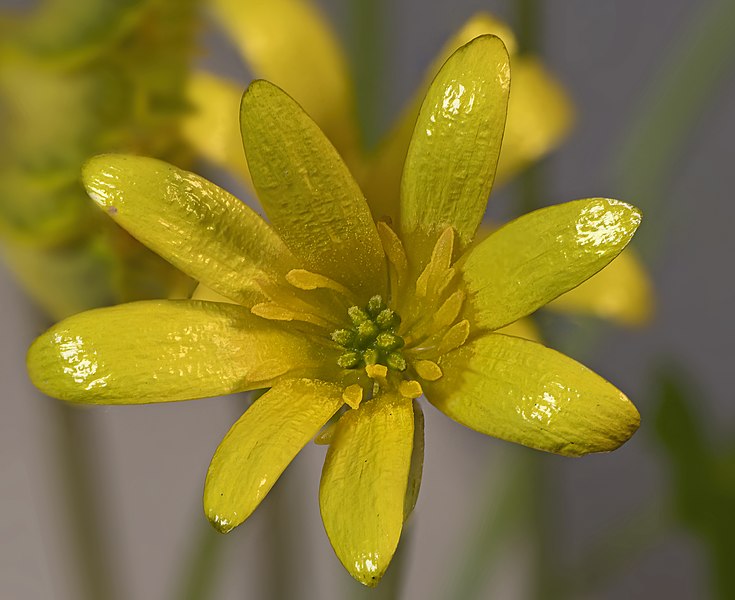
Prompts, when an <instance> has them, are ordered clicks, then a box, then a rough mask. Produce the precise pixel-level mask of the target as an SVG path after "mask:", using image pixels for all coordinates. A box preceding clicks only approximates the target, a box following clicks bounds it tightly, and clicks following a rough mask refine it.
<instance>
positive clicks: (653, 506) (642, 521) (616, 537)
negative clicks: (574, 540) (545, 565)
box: [561, 500, 673, 598]
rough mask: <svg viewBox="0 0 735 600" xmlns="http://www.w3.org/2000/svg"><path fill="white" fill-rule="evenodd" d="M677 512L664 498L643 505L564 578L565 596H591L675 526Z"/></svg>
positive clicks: (603, 539)
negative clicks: (663, 503) (674, 517)
mask: <svg viewBox="0 0 735 600" xmlns="http://www.w3.org/2000/svg"><path fill="white" fill-rule="evenodd" d="M672 524H673V515H672V512H671V508H670V507H669V506H665V505H662V503H661V501H660V500H657V501H655V502H652V503H650V504H649V505H648V506H645V507H643V508H640V509H638V510H637V511H636V513H635V514H634V515H632V516H630V517H629V518H626V519H625V520H624V521H622V522H621V523H620V524H619V525H618V526H616V527H615V528H614V529H612V530H611V531H609V532H607V533H606V534H604V535H602V536H601V541H600V542H598V543H596V544H593V545H592V547H590V548H589V549H588V550H587V551H586V552H585V553H584V556H583V558H582V560H581V561H580V562H579V564H578V565H577V566H576V568H575V569H574V570H572V571H571V572H567V573H566V577H565V578H564V579H563V580H562V582H561V589H562V590H563V595H562V596H561V597H563V598H575V597H578V598H588V597H590V596H591V595H592V594H593V593H594V592H595V591H596V590H598V589H599V588H600V585H601V584H603V583H605V582H606V581H609V580H610V579H612V578H613V577H614V576H615V575H616V574H617V573H619V572H621V571H622V570H623V569H624V568H625V567H627V566H628V565H630V564H632V563H633V562H634V561H635V560H637V559H638V557H639V556H640V555H641V554H643V552H644V551H646V550H647V549H649V548H651V547H652V546H653V545H654V544H655V542H656V541H657V540H659V539H661V538H662V537H663V536H664V534H666V533H667V532H668V531H670V530H671V527H672Z"/></svg>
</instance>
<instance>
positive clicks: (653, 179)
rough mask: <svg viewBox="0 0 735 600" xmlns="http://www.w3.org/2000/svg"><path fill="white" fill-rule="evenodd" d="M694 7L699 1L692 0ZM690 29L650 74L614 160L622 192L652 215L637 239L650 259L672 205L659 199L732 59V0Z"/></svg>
mask: <svg viewBox="0 0 735 600" xmlns="http://www.w3.org/2000/svg"><path fill="white" fill-rule="evenodd" d="M693 6H695V7H696V10H699V9H700V5H699V4H698V3H693ZM701 11H702V12H701V15H700V16H699V18H698V19H695V20H694V23H693V25H691V26H690V29H689V31H685V32H684V33H683V34H682V35H676V36H673V37H672V38H671V39H672V52H670V53H669V55H668V56H667V58H666V61H665V63H664V64H663V65H662V66H661V67H660V68H659V69H658V70H657V72H656V73H654V74H653V76H652V81H651V83H650V85H649V92H648V94H647V95H646V97H645V98H644V101H643V104H642V105H641V107H640V109H639V110H638V115H637V117H636V118H635V119H633V120H632V123H631V127H630V132H629V134H628V137H627V139H626V140H625V142H624V143H623V145H622V147H621V150H620V156H619V159H618V160H617V161H616V162H615V167H616V169H615V175H616V177H617V179H618V181H620V182H621V183H622V185H621V189H622V190H623V192H624V197H625V198H628V199H629V200H630V201H631V202H633V203H634V204H636V205H637V206H639V207H641V208H643V209H644V212H645V211H648V213H649V214H650V215H651V216H653V217H654V218H652V219H650V220H648V222H647V223H646V226H645V227H644V228H642V230H641V235H639V236H636V240H637V241H639V242H640V243H641V250H642V251H643V253H644V256H645V257H646V258H648V259H649V260H650V258H651V257H652V256H653V255H654V254H655V252H656V251H657V250H658V249H659V248H660V247H661V245H662V244H661V242H662V236H663V234H664V232H665V231H667V229H668V226H669V225H670V222H669V218H670V214H671V211H668V210H666V209H665V207H664V206H663V201H664V199H665V198H666V195H667V193H668V192H669V191H670V190H671V189H672V186H671V185H669V184H668V183H667V182H668V180H669V178H670V177H671V175H672V173H673V171H674V169H675V168H676V163H677V160H678V159H679V158H680V157H681V155H682V150H683V148H684V145H685V142H686V141H687V138H688V136H689V135H690V133H691V131H692V130H693V129H694V127H695V125H696V124H697V120H698V119H699V118H700V117H701V116H702V114H703V113H704V110H705V108H706V106H707V105H708V104H709V103H710V102H711V100H712V98H713V96H714V94H713V92H714V91H715V90H716V88H717V86H718V85H719V84H720V83H721V82H722V79H723V78H724V76H725V75H726V74H728V73H730V72H731V69H732V66H733V64H734V63H735V33H734V31H733V23H735V2H733V0H712V1H711V2H709V3H708V4H706V5H705V6H704V7H702V9H701Z"/></svg>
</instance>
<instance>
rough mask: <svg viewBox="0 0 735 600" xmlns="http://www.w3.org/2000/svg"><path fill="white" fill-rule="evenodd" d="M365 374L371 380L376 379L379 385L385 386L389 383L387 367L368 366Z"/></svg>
mask: <svg viewBox="0 0 735 600" xmlns="http://www.w3.org/2000/svg"><path fill="white" fill-rule="evenodd" d="M365 373H367V376H368V377H370V379H375V380H376V381H378V382H379V383H381V384H383V385H385V384H386V383H387V380H386V377H388V367H386V366H385V365H367V366H366V367H365Z"/></svg>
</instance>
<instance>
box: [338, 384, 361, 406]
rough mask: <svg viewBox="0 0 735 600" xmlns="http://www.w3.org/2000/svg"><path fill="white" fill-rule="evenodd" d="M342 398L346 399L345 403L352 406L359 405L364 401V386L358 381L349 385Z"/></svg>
mask: <svg viewBox="0 0 735 600" xmlns="http://www.w3.org/2000/svg"><path fill="white" fill-rule="evenodd" d="M342 400H344V401H345V404H347V406H349V407H350V408H353V409H355V408H357V407H359V406H360V402H362V386H360V385H358V384H356V383H355V384H352V385H350V386H347V387H346V388H345V389H344V391H343V392H342Z"/></svg>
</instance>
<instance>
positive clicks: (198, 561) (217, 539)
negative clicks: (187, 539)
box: [172, 511, 223, 600]
mask: <svg viewBox="0 0 735 600" xmlns="http://www.w3.org/2000/svg"><path fill="white" fill-rule="evenodd" d="M197 514H201V511H197ZM196 535H197V537H196V538H195V542H194V544H193V545H192V548H191V550H190V552H189V557H188V559H187V560H186V570H184V571H183V572H182V577H181V579H180V581H181V588H180V589H179V591H178V592H177V593H176V594H175V595H174V596H173V598H172V600H205V599H206V598H211V597H212V593H211V592H212V590H213V589H214V586H215V584H216V582H217V564H218V562H219V558H220V556H221V554H222V549H223V544H222V540H221V537H222V534H220V533H217V532H216V531H215V530H214V529H213V528H212V527H211V526H210V525H209V523H206V522H203V521H200V522H198V524H197V533H196Z"/></svg>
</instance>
